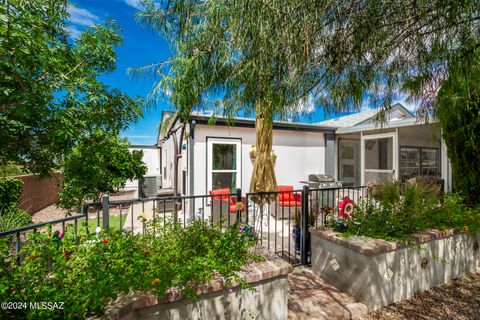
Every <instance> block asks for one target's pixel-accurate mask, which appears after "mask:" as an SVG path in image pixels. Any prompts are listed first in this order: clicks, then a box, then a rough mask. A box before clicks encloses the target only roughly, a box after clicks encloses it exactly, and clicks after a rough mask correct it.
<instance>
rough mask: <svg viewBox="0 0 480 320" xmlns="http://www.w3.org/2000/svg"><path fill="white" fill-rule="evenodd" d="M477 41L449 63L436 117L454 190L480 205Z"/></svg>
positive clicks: (479, 55)
mask: <svg viewBox="0 0 480 320" xmlns="http://www.w3.org/2000/svg"><path fill="white" fill-rule="evenodd" d="M479 83H480V42H479V41H477V42H474V43H472V44H471V45H469V46H467V47H465V48H464V49H463V50H461V51H460V52H459V53H458V55H457V59H456V60H455V61H453V62H452V64H451V67H450V72H449V76H448V78H447V79H446V80H445V81H444V82H443V83H442V87H441V89H440V91H439V93H438V98H437V102H436V116H437V117H438V119H439V120H440V125H441V128H442V135H443V138H444V140H445V144H446V145H447V149H448V155H449V158H450V162H451V164H452V173H453V181H454V184H455V185H454V187H455V188H456V189H458V191H460V192H461V193H463V195H464V197H465V200H466V201H467V203H469V204H480V87H479V86H478V84H479Z"/></svg>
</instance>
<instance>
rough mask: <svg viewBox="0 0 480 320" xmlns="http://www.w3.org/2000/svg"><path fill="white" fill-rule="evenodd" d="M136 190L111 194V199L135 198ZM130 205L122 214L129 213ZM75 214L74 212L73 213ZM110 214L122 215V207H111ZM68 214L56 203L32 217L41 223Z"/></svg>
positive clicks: (92, 214)
mask: <svg viewBox="0 0 480 320" xmlns="http://www.w3.org/2000/svg"><path fill="white" fill-rule="evenodd" d="M135 192H136V191H135V190H133V192H129V191H127V192H119V193H118V194H114V195H111V196H110V200H126V199H133V198H135V196H136V193H135ZM128 208H129V206H124V207H123V209H122V210H123V211H122V214H126V213H127V209H128ZM73 214H74V213H73ZM101 215H102V212H101V211H100V216H101ZM110 215H112V216H118V215H120V209H119V207H111V208H110ZM67 216H68V212H67V210H65V209H62V208H57V207H56V206H55V205H51V206H48V207H46V208H44V209H42V210H40V211H38V212H36V213H34V214H33V215H32V219H33V222H34V223H40V222H47V221H52V220H56V219H61V218H65V217H67ZM96 217H97V214H96V212H95V213H91V214H90V217H89V218H90V219H93V218H96Z"/></svg>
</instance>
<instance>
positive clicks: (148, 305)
mask: <svg viewBox="0 0 480 320" xmlns="http://www.w3.org/2000/svg"><path fill="white" fill-rule="evenodd" d="M261 256H262V257H263V258H264V260H263V261H258V262H254V263H252V264H250V265H248V266H246V267H245V268H242V271H241V272H239V276H240V279H241V280H242V281H243V282H244V283H246V284H247V285H248V288H242V287H240V286H238V284H235V283H232V284H227V282H225V281H224V279H222V278H221V277H217V278H215V279H213V280H212V281H210V282H209V283H207V284H205V285H204V286H201V287H199V288H197V292H196V294H197V296H196V297H195V298H194V299H189V298H187V297H185V295H184V294H183V293H182V291H181V290H178V289H173V288H172V289H170V290H168V292H167V295H165V296H164V297H162V298H158V297H156V296H155V295H153V294H145V293H130V294H129V295H124V296H122V297H120V298H118V299H117V300H116V301H113V302H112V303H111V304H110V305H109V306H108V308H107V313H106V316H107V318H109V319H115V320H121V319H172V320H173V319H179V320H180V319H187V318H188V319H199V320H200V319H279V320H281V319H287V313H288V310H287V309H288V307H287V290H288V282H287V275H288V273H290V272H291V270H292V266H291V265H290V264H288V263H287V262H285V261H284V260H282V259H280V258H279V257H278V256H277V255H274V254H271V253H267V252H266V251H262V253H261Z"/></svg>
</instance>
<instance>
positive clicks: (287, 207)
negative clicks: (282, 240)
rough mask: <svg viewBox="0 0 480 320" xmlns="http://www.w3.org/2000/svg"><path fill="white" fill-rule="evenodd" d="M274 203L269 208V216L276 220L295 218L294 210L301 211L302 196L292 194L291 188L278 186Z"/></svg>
mask: <svg viewBox="0 0 480 320" xmlns="http://www.w3.org/2000/svg"><path fill="white" fill-rule="evenodd" d="M277 191H279V192H278V194H277V197H276V199H275V203H274V204H273V205H271V206H270V214H271V215H272V216H273V217H274V218H276V219H286V218H288V219H290V218H294V217H295V210H301V209H302V195H301V194H298V193H294V192H293V186H278V187H277Z"/></svg>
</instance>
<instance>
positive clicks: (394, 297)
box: [310, 228, 480, 311]
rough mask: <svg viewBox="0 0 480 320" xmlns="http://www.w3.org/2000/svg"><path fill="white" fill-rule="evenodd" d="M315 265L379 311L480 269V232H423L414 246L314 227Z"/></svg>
mask: <svg viewBox="0 0 480 320" xmlns="http://www.w3.org/2000/svg"><path fill="white" fill-rule="evenodd" d="M310 232H311V238H312V244H311V245H312V269H313V271H314V272H316V273H318V274H319V275H320V276H321V277H322V278H323V279H325V280H326V281H328V282H329V283H331V284H332V285H334V286H335V287H337V288H338V289H340V290H342V291H344V292H347V293H349V294H351V295H352V296H354V297H356V298H357V299H358V300H359V301H360V302H362V303H363V304H365V305H366V306H367V307H368V308H369V310H370V311H371V310H376V309H378V308H380V307H382V306H385V305H388V304H390V303H393V302H396V301H400V300H403V299H407V298H410V297H412V296H413V295H414V294H415V293H417V292H422V291H424V290H427V289H430V288H432V287H435V286H437V285H439V284H442V283H446V282H449V281H450V280H451V279H454V278H456V277H458V276H460V275H462V274H463V273H465V272H472V271H476V270H477V269H478V268H480V252H479V243H480V234H476V233H470V232H469V233H458V232H454V231H453V230H449V231H439V230H432V231H428V232H419V233H416V234H414V235H412V237H413V238H414V239H415V242H416V243H415V244H413V245H408V246H406V245H403V244H400V243H395V242H389V241H384V240H379V239H371V238H366V237H360V236H355V237H350V238H343V237H339V236H338V233H336V232H332V231H319V230H316V229H313V228H312V229H310Z"/></svg>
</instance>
